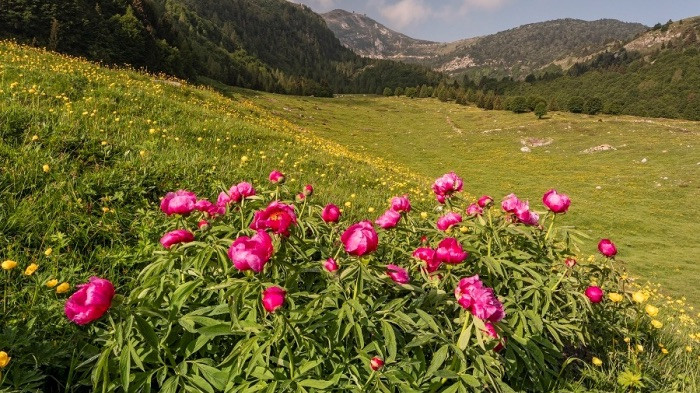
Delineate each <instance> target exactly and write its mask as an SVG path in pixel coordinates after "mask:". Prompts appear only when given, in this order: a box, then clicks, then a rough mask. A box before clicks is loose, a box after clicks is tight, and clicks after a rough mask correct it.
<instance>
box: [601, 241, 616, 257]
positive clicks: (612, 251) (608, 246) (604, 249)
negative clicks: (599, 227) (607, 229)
mask: <svg viewBox="0 0 700 393" xmlns="http://www.w3.org/2000/svg"><path fill="white" fill-rule="evenodd" d="M598 251H600V253H601V254H603V255H605V256H606V257H608V258H612V257H614V256H615V255H616V254H617V247H615V243H613V242H612V241H610V239H603V240H601V241H600V242H599V243H598Z"/></svg>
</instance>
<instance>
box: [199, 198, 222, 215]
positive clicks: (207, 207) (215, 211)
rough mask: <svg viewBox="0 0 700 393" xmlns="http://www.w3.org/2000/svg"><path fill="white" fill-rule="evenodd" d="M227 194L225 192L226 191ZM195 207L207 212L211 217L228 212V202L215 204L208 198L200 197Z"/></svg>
mask: <svg viewBox="0 0 700 393" xmlns="http://www.w3.org/2000/svg"><path fill="white" fill-rule="evenodd" d="M224 195H225V193H224ZM194 207H195V209H197V210H199V211H200V212H203V213H207V214H208V215H209V216H210V217H216V216H221V215H224V214H226V204H225V203H223V204H218V203H217V204H216V205H215V204H213V203H211V202H209V201H208V200H206V199H200V200H198V201H197V203H196V204H195V206H194Z"/></svg>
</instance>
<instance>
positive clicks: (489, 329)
mask: <svg viewBox="0 0 700 393" xmlns="http://www.w3.org/2000/svg"><path fill="white" fill-rule="evenodd" d="M484 327H485V328H486V330H485V331H484V333H486V335H488V336H489V337H491V338H493V339H495V340H498V345H496V346H495V347H494V348H493V351H494V352H501V351H502V350H503V347H504V346H505V345H504V344H505V340H501V338H500V337H499V336H498V332H496V327H495V326H493V324H492V323H490V322H486V323H484Z"/></svg>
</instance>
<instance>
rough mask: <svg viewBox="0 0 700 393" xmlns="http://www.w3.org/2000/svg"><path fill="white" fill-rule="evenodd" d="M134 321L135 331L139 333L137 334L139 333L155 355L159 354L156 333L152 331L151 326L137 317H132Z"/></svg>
mask: <svg viewBox="0 0 700 393" xmlns="http://www.w3.org/2000/svg"><path fill="white" fill-rule="evenodd" d="M134 320H135V321H136V329H137V330H138V331H139V333H141V335H142V336H143V338H144V339H145V340H146V342H147V343H148V345H150V346H151V348H153V350H154V351H156V353H160V344H159V341H158V336H156V333H155V332H154V331H153V328H152V327H151V325H149V324H148V322H146V320H145V319H143V318H141V317H140V316H138V315H135V316H134Z"/></svg>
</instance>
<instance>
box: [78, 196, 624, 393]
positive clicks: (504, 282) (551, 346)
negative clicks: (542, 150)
mask: <svg viewBox="0 0 700 393" xmlns="http://www.w3.org/2000/svg"><path fill="white" fill-rule="evenodd" d="M232 190H235V188H232ZM234 193H235V191H234V192H229V194H230V195H232V194H234ZM280 195H281V196H282V198H284V199H282V201H281V202H280V201H273V202H271V203H270V204H269V205H268V201H269V200H271V199H275V198H277V197H278V196H280ZM286 195H289V190H287V189H286V188H285V187H282V188H281V189H275V190H269V191H262V192H260V190H259V193H258V196H254V197H251V198H249V199H245V198H244V199H243V200H242V201H241V203H240V204H231V205H229V206H228V209H227V210H228V211H227V213H226V214H225V215H223V216H220V217H218V218H206V217H205V216H200V215H199V214H193V215H190V216H189V217H179V218H176V219H173V220H172V223H171V229H176V228H196V227H197V226H198V224H197V223H198V222H200V224H199V225H200V228H199V229H197V230H193V233H194V235H195V239H196V240H195V241H191V242H188V243H184V244H180V245H174V246H173V247H172V248H171V249H170V250H165V251H159V252H158V253H157V254H156V256H155V260H154V261H153V262H152V263H150V264H149V265H148V266H147V267H146V268H144V269H143V271H142V272H141V274H140V275H139V278H138V283H137V284H136V285H135V287H134V289H133V290H132V292H131V294H130V295H129V296H127V298H126V299H125V300H124V302H123V304H121V305H120V306H118V307H115V309H114V310H113V311H112V316H111V318H110V323H109V324H103V325H101V326H102V329H101V330H100V333H99V334H98V337H99V339H98V341H99V342H100V343H101V345H102V347H103V349H102V352H101V354H100V355H99V357H97V363H96V364H95V365H94V367H93V370H92V378H93V382H94V384H95V388H97V387H98V386H100V385H104V386H111V385H114V386H119V387H120V389H123V390H124V391H126V390H129V391H141V390H144V389H147V388H148V389H155V390H158V391H175V390H180V389H184V390H192V391H214V390H217V391H218V390H223V389H226V390H229V389H231V388H233V387H234V386H235V387H236V388H238V389H258V388H260V387H266V386H267V387H270V389H273V390H274V391H293V390H299V389H312V390H317V391H325V390H327V389H331V388H332V389H333V390H342V391H395V390H397V389H399V390H412V391H437V390H443V389H445V388H447V389H448V390H450V389H459V390H462V391H483V389H484V388H486V389H489V390H492V389H493V390H503V389H506V390H508V387H511V388H513V389H527V390H528V391H550V390H551V389H553V388H554V386H555V384H556V382H557V375H559V374H560V372H561V371H562V368H563V367H564V366H565V364H566V363H564V351H565V350H566V348H582V347H584V346H585V345H586V344H587V343H591V342H595V340H596V338H595V336H596V335H597V334H600V333H601V332H607V331H608V328H609V323H607V322H606V321H605V319H602V317H601V316H600V315H596V313H595V312H592V311H593V309H592V306H591V302H590V301H589V300H588V299H587V298H586V297H585V296H584V289H585V288H586V286H587V285H588V284H589V283H590V282H591V281H593V280H595V281H597V282H598V283H599V285H601V286H603V287H604V288H605V289H607V288H613V289H616V288H617V287H616V286H617V282H616V280H618V279H619V277H617V276H615V274H614V273H613V271H612V270H611V269H610V268H607V267H605V266H606V265H604V264H603V265H594V266H591V267H588V268H574V267H573V266H572V265H571V264H569V263H568V260H570V259H568V258H572V257H573V255H574V253H575V252H576V246H575V242H574V239H575V236H580V234H577V233H576V232H575V231H573V230H572V229H571V228H557V227H554V226H553V223H554V219H555V216H554V215H553V214H551V213H550V214H547V215H546V216H545V217H544V218H543V219H542V220H541V221H540V220H539V217H538V216H537V214H536V213H534V212H532V211H530V210H529V209H527V206H526V205H524V204H523V203H522V202H520V201H517V199H516V200H513V199H512V198H509V201H511V202H514V203H517V204H518V206H525V208H524V210H523V209H519V210H518V214H517V215H515V214H511V213H505V214H504V213H501V212H500V210H497V209H494V208H491V207H490V205H488V206H486V208H485V210H484V211H483V212H482V213H479V212H478V209H477V211H475V213H474V215H473V216H470V217H469V218H467V219H466V220H465V221H463V222H461V223H460V222H459V220H455V221H452V222H451V223H453V224H454V225H453V227H451V228H445V227H444V226H443V227H442V228H443V229H446V231H441V230H436V229H435V227H434V226H433V224H432V223H433V222H434V219H435V217H432V218H429V216H425V215H423V214H422V215H421V217H418V216H416V215H415V213H410V212H408V211H406V212H403V213H397V212H393V211H387V213H385V214H384V215H383V216H382V217H381V218H380V219H379V220H377V223H378V224H380V226H383V227H386V228H387V229H385V230H383V229H380V230H379V233H378V238H376V237H374V236H377V235H376V232H375V230H374V229H373V228H372V225H371V223H370V222H368V221H366V222H365V223H366V224H361V225H364V226H366V228H365V229H362V230H361V231H359V232H352V233H350V234H348V233H349V232H346V233H344V231H346V230H348V231H350V230H351V229H352V228H353V227H356V226H357V225H353V226H351V225H350V224H352V223H351V222H343V221H341V222H340V223H338V224H334V223H332V222H329V223H326V222H324V221H323V219H322V218H326V219H328V218H327V217H326V213H324V212H323V211H324V210H325V209H324V208H322V206H318V205H315V204H313V203H312V202H311V201H310V199H309V198H307V197H299V196H297V202H298V204H297V205H296V206H295V207H291V203H292V201H291V200H290V199H289V198H288V197H287V198H285V196H286ZM443 195H447V198H448V200H447V201H446V202H447V205H446V207H447V210H448V211H449V210H452V211H464V208H465V207H466V205H465V204H464V202H463V201H462V200H461V199H459V198H458V197H456V196H452V197H451V198H450V194H449V192H448V193H447V194H443ZM280 203H281V204H280ZM266 205H267V206H268V207H267V208H265V206H266ZM392 206H395V207H396V206H402V208H403V210H406V205H405V203H404V204H398V203H396V202H395V201H392ZM474 206H476V205H474ZM470 209H472V208H470ZM472 211H474V210H472ZM523 214H525V215H526V216H527V217H524V216H523ZM445 217H451V218H454V214H453V213H450V214H448V215H447V216H445ZM445 217H443V218H442V219H441V220H440V221H441V222H443V224H440V223H439V224H438V227H441V225H444V223H445V222H446V221H445V220H446V218H445ZM201 219H207V220H208V222H207V224H206V225H202V224H201V221H200V220H201ZM460 220H461V217H460ZM521 220H522V221H521ZM533 220H534V221H533ZM396 221H398V225H396V226H395V227H392V225H395V224H396ZM524 222H525V223H527V224H525V223H524ZM287 224H288V225H289V228H288V231H289V235H287V234H286V233H287V232H286V230H287V228H286V225H287ZM251 227H252V228H256V229H257V230H258V231H257V232H256V230H251V229H250V228H251ZM264 228H267V229H268V230H271V231H272V232H273V234H272V238H271V240H272V243H271V244H270V245H271V247H272V248H273V249H274V254H273V255H272V256H271V259H270V260H269V262H268V263H267V264H265V263H262V266H260V263H259V262H261V261H262V262H265V259H266V258H267V257H268V255H269V254H267V252H268V251H269V250H267V251H266V247H268V246H267V245H266V244H267V243H266V242H267V240H265V239H269V237H268V236H269V235H267V234H265V232H263V229H264ZM274 232H277V233H280V234H279V235H276V234H274ZM341 233H343V235H342V236H341ZM249 237H251V238H249ZM256 238H259V239H258V240H255V241H253V240H250V239H256ZM236 239H237V240H236ZM339 240H342V242H341V241H339ZM377 240H378V243H377ZM343 243H346V244H345V246H344V244H343ZM352 244H354V245H352ZM236 245H238V246H236ZM246 247H248V248H251V247H252V249H249V250H248V251H241V249H242V248H246ZM375 248H376V250H375ZM436 248H437V251H434V250H435V249H436ZM261 249H262V251H261ZM232 255H233V259H234V260H235V265H236V267H237V268H235V267H234V266H232V263H231V257H232ZM329 258H332V260H333V262H330V261H329ZM567 259H568V260H567ZM441 261H442V262H443V263H440V262H441ZM565 261H567V263H565ZM249 263H250V266H254V267H255V271H260V273H254V272H253V271H251V270H244V271H241V270H238V269H246V268H248V267H249ZM256 263H257V264H256ZM436 263H437V266H436ZM337 266H339V268H338V269H337V271H333V270H334V268H337ZM467 277H470V278H469V279H468V280H467V279H466V278H467ZM482 283H483V288H482V287H480V285H482ZM474 285H475V286H474ZM275 287H276V288H277V289H275V290H276V291H277V292H276V294H275V295H274V296H271V297H270V298H268V299H266V300H264V301H262V302H261V294H263V293H265V291H266V290H268V289H270V288H275ZM279 288H282V289H279ZM488 288H491V289H488ZM283 291H284V294H283V293H282V292H283ZM456 291H458V292H456ZM474 291H475V292H474ZM455 294H457V295H458V296H457V299H456V297H455ZM463 294H469V295H468V296H467V295H463ZM464 296H466V297H464ZM458 300H459V301H458ZM275 307H279V308H278V309H277V308H275ZM464 307H466V309H465V308H464ZM500 307H503V309H504V310H505V319H502V318H503V315H502V314H500V311H499V310H500ZM594 307H598V308H599V306H597V305H594ZM501 319H502V320H501ZM596 323H600V324H602V325H603V327H602V328H601V327H600V326H598V325H597V324H596ZM589 326H594V327H595V329H596V330H592V329H591V328H590V327H589ZM96 356H97V355H96ZM377 359H381V361H382V362H383V366H381V367H378V364H379V363H380V362H379V361H378V360H377ZM373 368H374V369H376V370H373ZM272 387H274V388H272Z"/></svg>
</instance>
